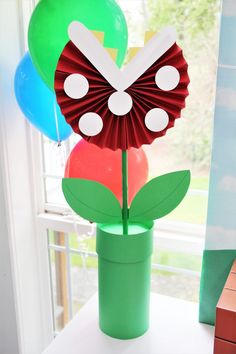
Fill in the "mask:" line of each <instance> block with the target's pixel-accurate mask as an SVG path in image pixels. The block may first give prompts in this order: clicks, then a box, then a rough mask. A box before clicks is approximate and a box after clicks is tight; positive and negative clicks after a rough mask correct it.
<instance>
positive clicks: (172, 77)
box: [155, 65, 180, 91]
mask: <svg viewBox="0 0 236 354" xmlns="http://www.w3.org/2000/svg"><path fill="white" fill-rule="evenodd" d="M179 80H180V75H179V72H178V70H177V69H176V68H175V67H174V66H171V65H166V66H163V67H162V68H160V69H159V70H158V71H157V73H156V76H155V81H156V84H157V86H158V87H159V88H160V89H162V90H164V91H170V90H173V89H174V88H176V86H177V85H178V83H179Z"/></svg>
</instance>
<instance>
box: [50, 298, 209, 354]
mask: <svg viewBox="0 0 236 354" xmlns="http://www.w3.org/2000/svg"><path fill="white" fill-rule="evenodd" d="M213 340H214V327H212V326H208V325H204V324H200V323H198V304H196V303H193V302H187V301H183V300H179V299H175V298H171V297H167V296H163V295H157V294H151V311H150V328H149V330H148V332H147V333H145V334H144V335H143V336H142V337H139V338H136V339H129V340H119V339H114V338H111V337H108V336H107V335H105V334H103V333H102V332H101V331H100V330H99V328H98V305H97V295H95V296H93V297H92V298H91V299H90V300H89V301H88V303H87V304H86V305H85V306H84V307H83V308H82V309H81V310H80V312H79V313H78V315H76V316H75V317H74V319H73V320H72V321H71V322H70V323H69V324H68V325H67V326H66V327H65V329H64V330H63V331H62V332H61V333H60V334H59V335H58V336H57V337H56V339H55V340H54V341H53V342H52V343H51V344H50V345H49V347H48V348H47V349H46V350H44V352H43V354H212V353H213Z"/></svg>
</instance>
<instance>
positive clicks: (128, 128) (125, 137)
mask: <svg viewBox="0 0 236 354" xmlns="http://www.w3.org/2000/svg"><path fill="white" fill-rule="evenodd" d="M187 67H188V66H187V63H186V61H185V59H184V57H183V54H182V50H181V49H180V48H179V47H178V45H177V44H176V43H175V44H174V45H172V47H171V48H170V49H169V50H167V51H166V53H165V54H164V55H162V56H161V57H160V58H159V59H158V60H157V61H156V62H155V63H154V64H153V65H152V66H151V67H150V68H149V69H148V70H147V71H146V72H144V74H143V75H141V76H140V77H139V78H138V79H137V80H136V81H135V82H134V83H133V84H132V85H131V86H130V87H129V88H128V89H126V90H125V92H126V93H127V94H128V95H129V96H130V97H131V98H132V108H131V110H130V111H129V112H128V113H126V114H124V115H117V114H114V113H112V112H111V110H110V109H109V107H108V100H109V98H110V97H111V95H112V94H113V93H114V92H116V90H115V89H114V88H113V87H112V86H111V85H110V84H109V83H108V82H107V80H106V79H105V78H104V77H103V76H102V74H100V73H99V72H98V70H97V69H96V68H95V67H94V66H93V65H92V64H91V62H90V61H89V60H88V59H87V58H86V57H85V56H84V55H83V54H82V52H81V51H80V50H79V49H78V48H77V47H76V46H75V45H74V44H73V43H72V42H71V41H70V42H69V43H68V44H67V45H66V46H65V48H64V50H63V52H62V54H61V56H60V59H59V61H58V65H57V69H56V73H55V91H56V96H57V102H58V104H59V106H60V108H61V111H62V114H63V115H64V116H65V119H66V121H67V122H68V123H69V124H70V125H71V127H72V128H73V130H74V131H75V132H76V133H78V134H80V135H81V136H82V137H83V138H84V139H86V140H87V141H89V142H91V143H93V144H96V145H97V146H99V147H101V148H104V147H107V148H110V149H112V150H116V149H122V150H125V149H128V148H130V147H135V148H139V147H140V146H141V145H143V144H151V143H152V141H153V140H154V139H156V138H158V137H161V136H163V135H165V134H166V131H167V129H169V128H171V127H173V126H174V122H175V119H176V118H179V117H180V113H181V110H182V109H183V108H184V107H185V99H186V97H187V95H188V90H187V86H188V84H189V77H188V73H187ZM157 73H158V74H157ZM71 74H80V75H82V76H83V77H85V78H86V79H87V81H88V83H89V86H88V88H87V89H86V83H84V84H85V87H84V90H85V92H86V91H87V92H86V94H85V96H83V97H79V98H77V97H75V98H72V97H69V96H68V95H67V94H66V92H65V80H66V79H67V77H69V76H70V75H71ZM172 74H173V75H174V77H175V78H174V79H176V75H177V79H178V82H177V86H175V87H174V88H173V89H169V88H168V87H167V89H166V87H164V89H161V88H160V87H162V88H163V77H164V81H165V76H166V77H168V75H169V76H170V75H172ZM163 75H164V76H163ZM159 82H160V84H159ZM157 83H158V84H159V87H158V86H157ZM164 86H165V82H164ZM128 95H127V96H128ZM91 112H92V113H95V115H91V114H90V116H89V118H90V119H93V117H94V127H95V128H94V129H95V131H96V129H97V131H98V133H97V134H94V132H93V133H92V134H91V135H89V131H88V132H87V131H86V129H85V130H84V129H82V128H83V124H82V123H83V121H84V120H85V118H86V117H87V115H86V114H87V113H91ZM98 117H99V118H100V120H99V118H98ZM97 118H98V119H97ZM157 121H158V122H157ZM85 132H86V133H87V134H85Z"/></svg>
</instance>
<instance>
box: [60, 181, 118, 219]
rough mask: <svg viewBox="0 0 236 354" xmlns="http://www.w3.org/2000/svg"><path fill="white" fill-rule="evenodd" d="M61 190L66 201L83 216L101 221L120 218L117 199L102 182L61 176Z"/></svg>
mask: <svg viewBox="0 0 236 354" xmlns="http://www.w3.org/2000/svg"><path fill="white" fill-rule="evenodd" d="M62 190H63V193H64V196H65V198H66V200H67V203H68V204H69V205H70V207H71V208H72V209H73V210H74V211H75V212H76V213H77V214H79V215H80V216H82V217H83V218H85V219H87V220H89V221H94V222H101V223H109V222H119V221H121V220H122V212H121V207H120V203H119V201H118V200H117V198H116V196H115V195H114V194H113V193H112V192H111V191H110V189H108V188H107V187H105V186H104V185H103V184H101V183H98V182H95V181H90V180H87V179H81V178H63V180H62Z"/></svg>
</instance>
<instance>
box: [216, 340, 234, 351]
mask: <svg viewBox="0 0 236 354" xmlns="http://www.w3.org/2000/svg"><path fill="white" fill-rule="evenodd" d="M214 354H236V344H235V343H231V342H227V341H225V340H223V339H219V338H215V344H214Z"/></svg>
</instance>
